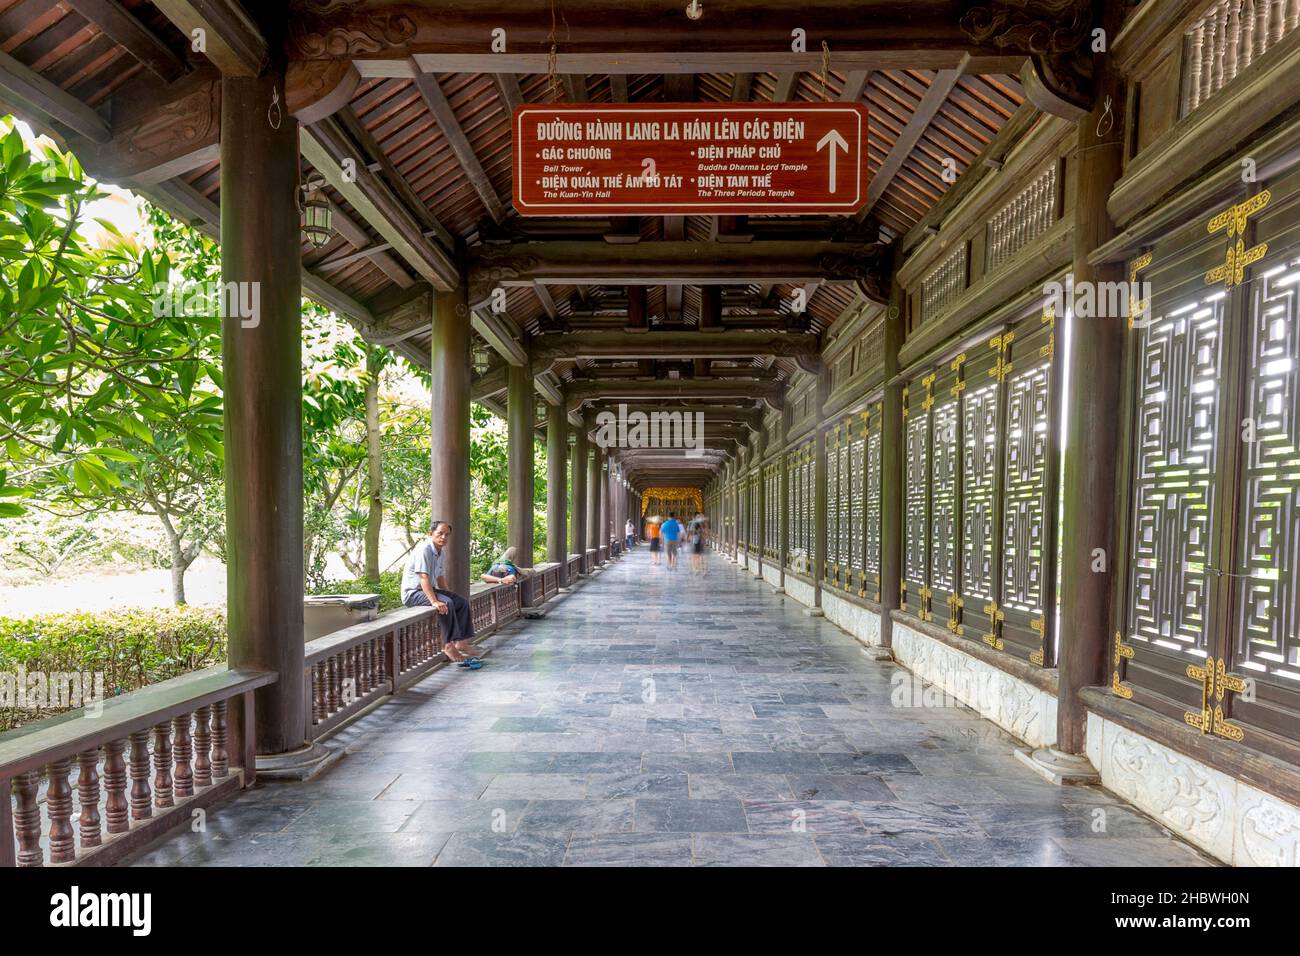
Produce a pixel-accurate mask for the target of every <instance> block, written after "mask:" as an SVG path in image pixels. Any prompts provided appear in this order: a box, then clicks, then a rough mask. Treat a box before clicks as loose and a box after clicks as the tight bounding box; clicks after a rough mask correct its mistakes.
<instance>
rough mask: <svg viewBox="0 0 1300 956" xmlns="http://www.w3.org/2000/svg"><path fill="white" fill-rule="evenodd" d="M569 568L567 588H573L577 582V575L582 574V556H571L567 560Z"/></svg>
mask: <svg viewBox="0 0 1300 956" xmlns="http://www.w3.org/2000/svg"><path fill="white" fill-rule="evenodd" d="M568 568H569V587H573V585H574V584H576V583H577V581H578V575H580V574H582V555H580V554H571V555H569V560H568Z"/></svg>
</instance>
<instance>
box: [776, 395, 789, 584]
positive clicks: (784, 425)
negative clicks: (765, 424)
mask: <svg viewBox="0 0 1300 956" xmlns="http://www.w3.org/2000/svg"><path fill="white" fill-rule="evenodd" d="M789 435H790V409H789V407H788V406H787V407H786V408H783V409H781V445H780V447H781V500H780V501H779V502H778V503H777V509H778V511H777V514H779V515H780V521H779V523H778V527H777V555H776V563H777V567H779V568H780V569H781V583H780V585H779V587H780V588H781V589H782V590H784V589H785V562H786V558H787V556H788V555H789V554H790V469H789V467H788V465H789V462H787V461H786V457H785V453H786V441H787V439H788V438H789Z"/></svg>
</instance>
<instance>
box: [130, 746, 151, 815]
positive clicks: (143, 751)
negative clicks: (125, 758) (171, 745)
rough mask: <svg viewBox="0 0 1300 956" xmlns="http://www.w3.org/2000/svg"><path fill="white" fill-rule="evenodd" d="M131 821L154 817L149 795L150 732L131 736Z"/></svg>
mask: <svg viewBox="0 0 1300 956" xmlns="http://www.w3.org/2000/svg"><path fill="white" fill-rule="evenodd" d="M130 769H131V819H132V820H146V819H148V818H149V817H151V816H153V801H152V800H151V799H150V795H149V731H147V730H137V731H136V732H135V733H133V734H132V735H131V757H130Z"/></svg>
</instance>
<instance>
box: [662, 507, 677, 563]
mask: <svg viewBox="0 0 1300 956" xmlns="http://www.w3.org/2000/svg"><path fill="white" fill-rule="evenodd" d="M659 534H660V535H662V536H663V539H664V548H665V550H667V552H668V567H670V568H674V569H675V568H676V567H677V544H678V542H680V541H681V538H682V525H681V522H680V521H678V520H677V515H675V514H670V515H669V516H668V520H667V521H665V522H664V523H663V526H662V527H661V528H660V529H659Z"/></svg>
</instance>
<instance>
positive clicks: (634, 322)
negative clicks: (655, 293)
mask: <svg viewBox="0 0 1300 956" xmlns="http://www.w3.org/2000/svg"><path fill="white" fill-rule="evenodd" d="M646 288H647V287H646V286H643V285H630V286H628V287H627V326H626V328H627V330H628V331H629V332H648V331H649V330H650V323H649V319H648V317H647V315H646V304H645V303H646Z"/></svg>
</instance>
